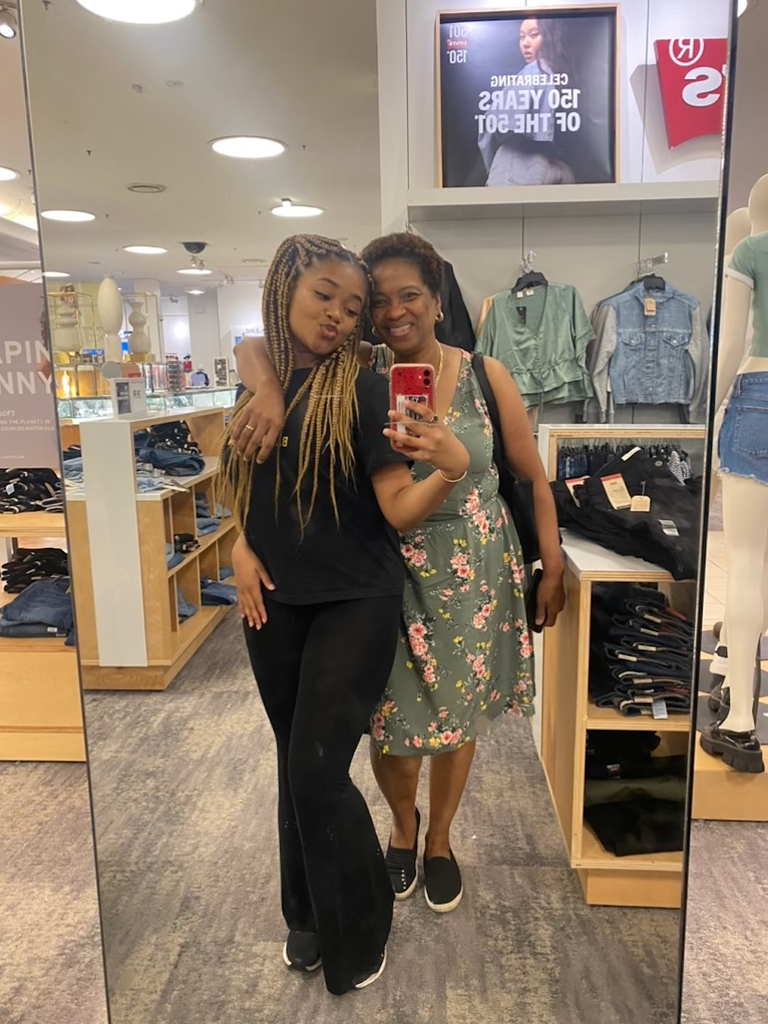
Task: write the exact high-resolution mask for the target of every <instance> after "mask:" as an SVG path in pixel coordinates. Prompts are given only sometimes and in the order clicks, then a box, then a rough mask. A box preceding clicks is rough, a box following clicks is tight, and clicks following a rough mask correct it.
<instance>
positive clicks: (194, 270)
mask: <svg viewBox="0 0 768 1024" xmlns="http://www.w3.org/2000/svg"><path fill="white" fill-rule="evenodd" d="M176 273H177V274H190V275H194V274H197V275H199V276H200V277H203V276H204V275H206V274H212V273H213V271H212V270H206V269H205V267H185V268H184V269H183V270H177V271H176Z"/></svg>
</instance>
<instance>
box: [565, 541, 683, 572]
mask: <svg viewBox="0 0 768 1024" xmlns="http://www.w3.org/2000/svg"><path fill="white" fill-rule="evenodd" d="M562 532H563V555H564V556H565V560H566V564H567V565H568V568H569V569H570V570H571V572H572V573H573V574H574V576H575V577H576V578H577V579H578V580H590V581H592V582H609V583H610V582H616V581H618V582H622V583H669V582H672V579H673V577H672V575H671V574H670V573H668V572H667V570H666V569H662V568H661V566H660V565H654V564H653V563H652V562H646V561H644V560H643V559H642V558H635V557H633V556H632V555H619V554H617V553H616V552H615V551H609V550H608V548H604V547H601V546H600V545H599V544H596V543H595V542H594V541H591V540H587V539H586V538H585V537H579V536H578V535H577V534H575V533H570V532H569V531H568V530H563V531H562Z"/></svg>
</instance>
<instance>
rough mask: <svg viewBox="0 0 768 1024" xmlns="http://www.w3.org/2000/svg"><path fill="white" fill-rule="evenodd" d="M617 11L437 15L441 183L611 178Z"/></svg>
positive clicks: (613, 174)
mask: <svg viewBox="0 0 768 1024" xmlns="http://www.w3.org/2000/svg"><path fill="white" fill-rule="evenodd" d="M617 23H618V14H617V7H616V6H615V5H611V4H605V5H602V6H599V7H582V6H579V7H572V8H569V7H558V8H552V7H546V8H537V7H535V5H534V6H531V7H527V8H525V10H517V11H501V12H499V11H489V12H485V13H482V12H478V13H476V14H470V13H461V14H456V13H452V14H440V15H438V33H437V35H438V55H437V61H438V68H439V71H440V84H439V90H440V92H439V105H440V119H439V131H440V138H439V144H438V152H439V153H440V155H441V182H440V184H441V185H442V186H443V187H445V188H451V187H454V188H455V187H468V186H477V185H487V186H499V185H501V186H503V185H562V184H573V183H581V182H613V181H615V180H616V175H617V157H616V146H617V125H616V106H617V88H618V85H617V41H616V40H617Z"/></svg>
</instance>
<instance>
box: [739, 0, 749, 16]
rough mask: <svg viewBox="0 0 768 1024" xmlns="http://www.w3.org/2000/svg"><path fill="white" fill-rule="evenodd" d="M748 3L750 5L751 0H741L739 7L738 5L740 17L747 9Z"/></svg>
mask: <svg viewBox="0 0 768 1024" xmlns="http://www.w3.org/2000/svg"><path fill="white" fill-rule="evenodd" d="M748 5H749V0H739V7H738V15H739V17H741V16H742V14H743V13H744V11H746V9H747V7H748Z"/></svg>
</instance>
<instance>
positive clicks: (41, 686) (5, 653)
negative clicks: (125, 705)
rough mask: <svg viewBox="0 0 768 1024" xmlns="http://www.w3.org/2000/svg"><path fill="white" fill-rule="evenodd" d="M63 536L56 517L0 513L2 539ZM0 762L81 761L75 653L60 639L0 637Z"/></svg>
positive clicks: (3, 599)
mask: <svg viewBox="0 0 768 1024" xmlns="http://www.w3.org/2000/svg"><path fill="white" fill-rule="evenodd" d="M65 535H66V532H65V526H64V516H63V515H60V514H55V513H47V512H27V513H21V514H20V515H0V539H4V540H16V539H18V538H20V537H23V538H25V540H26V539H27V538H29V539H34V538H54V537H55V538H62V537H65ZM13 599H14V595H12V594H6V593H4V592H3V593H0V604H8V603H10V602H11V601H13ZM0 760H2V761H84V760H85V741H84V739H83V718H82V703H81V696H80V680H79V676H78V671H77V655H76V652H75V649H74V647H65V646H64V640H63V638H61V637H56V638H51V639H47V638H44V637H41V638H39V639H37V638H36V639H29V640H25V639H21V638H18V637H13V638H12V637H0Z"/></svg>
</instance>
